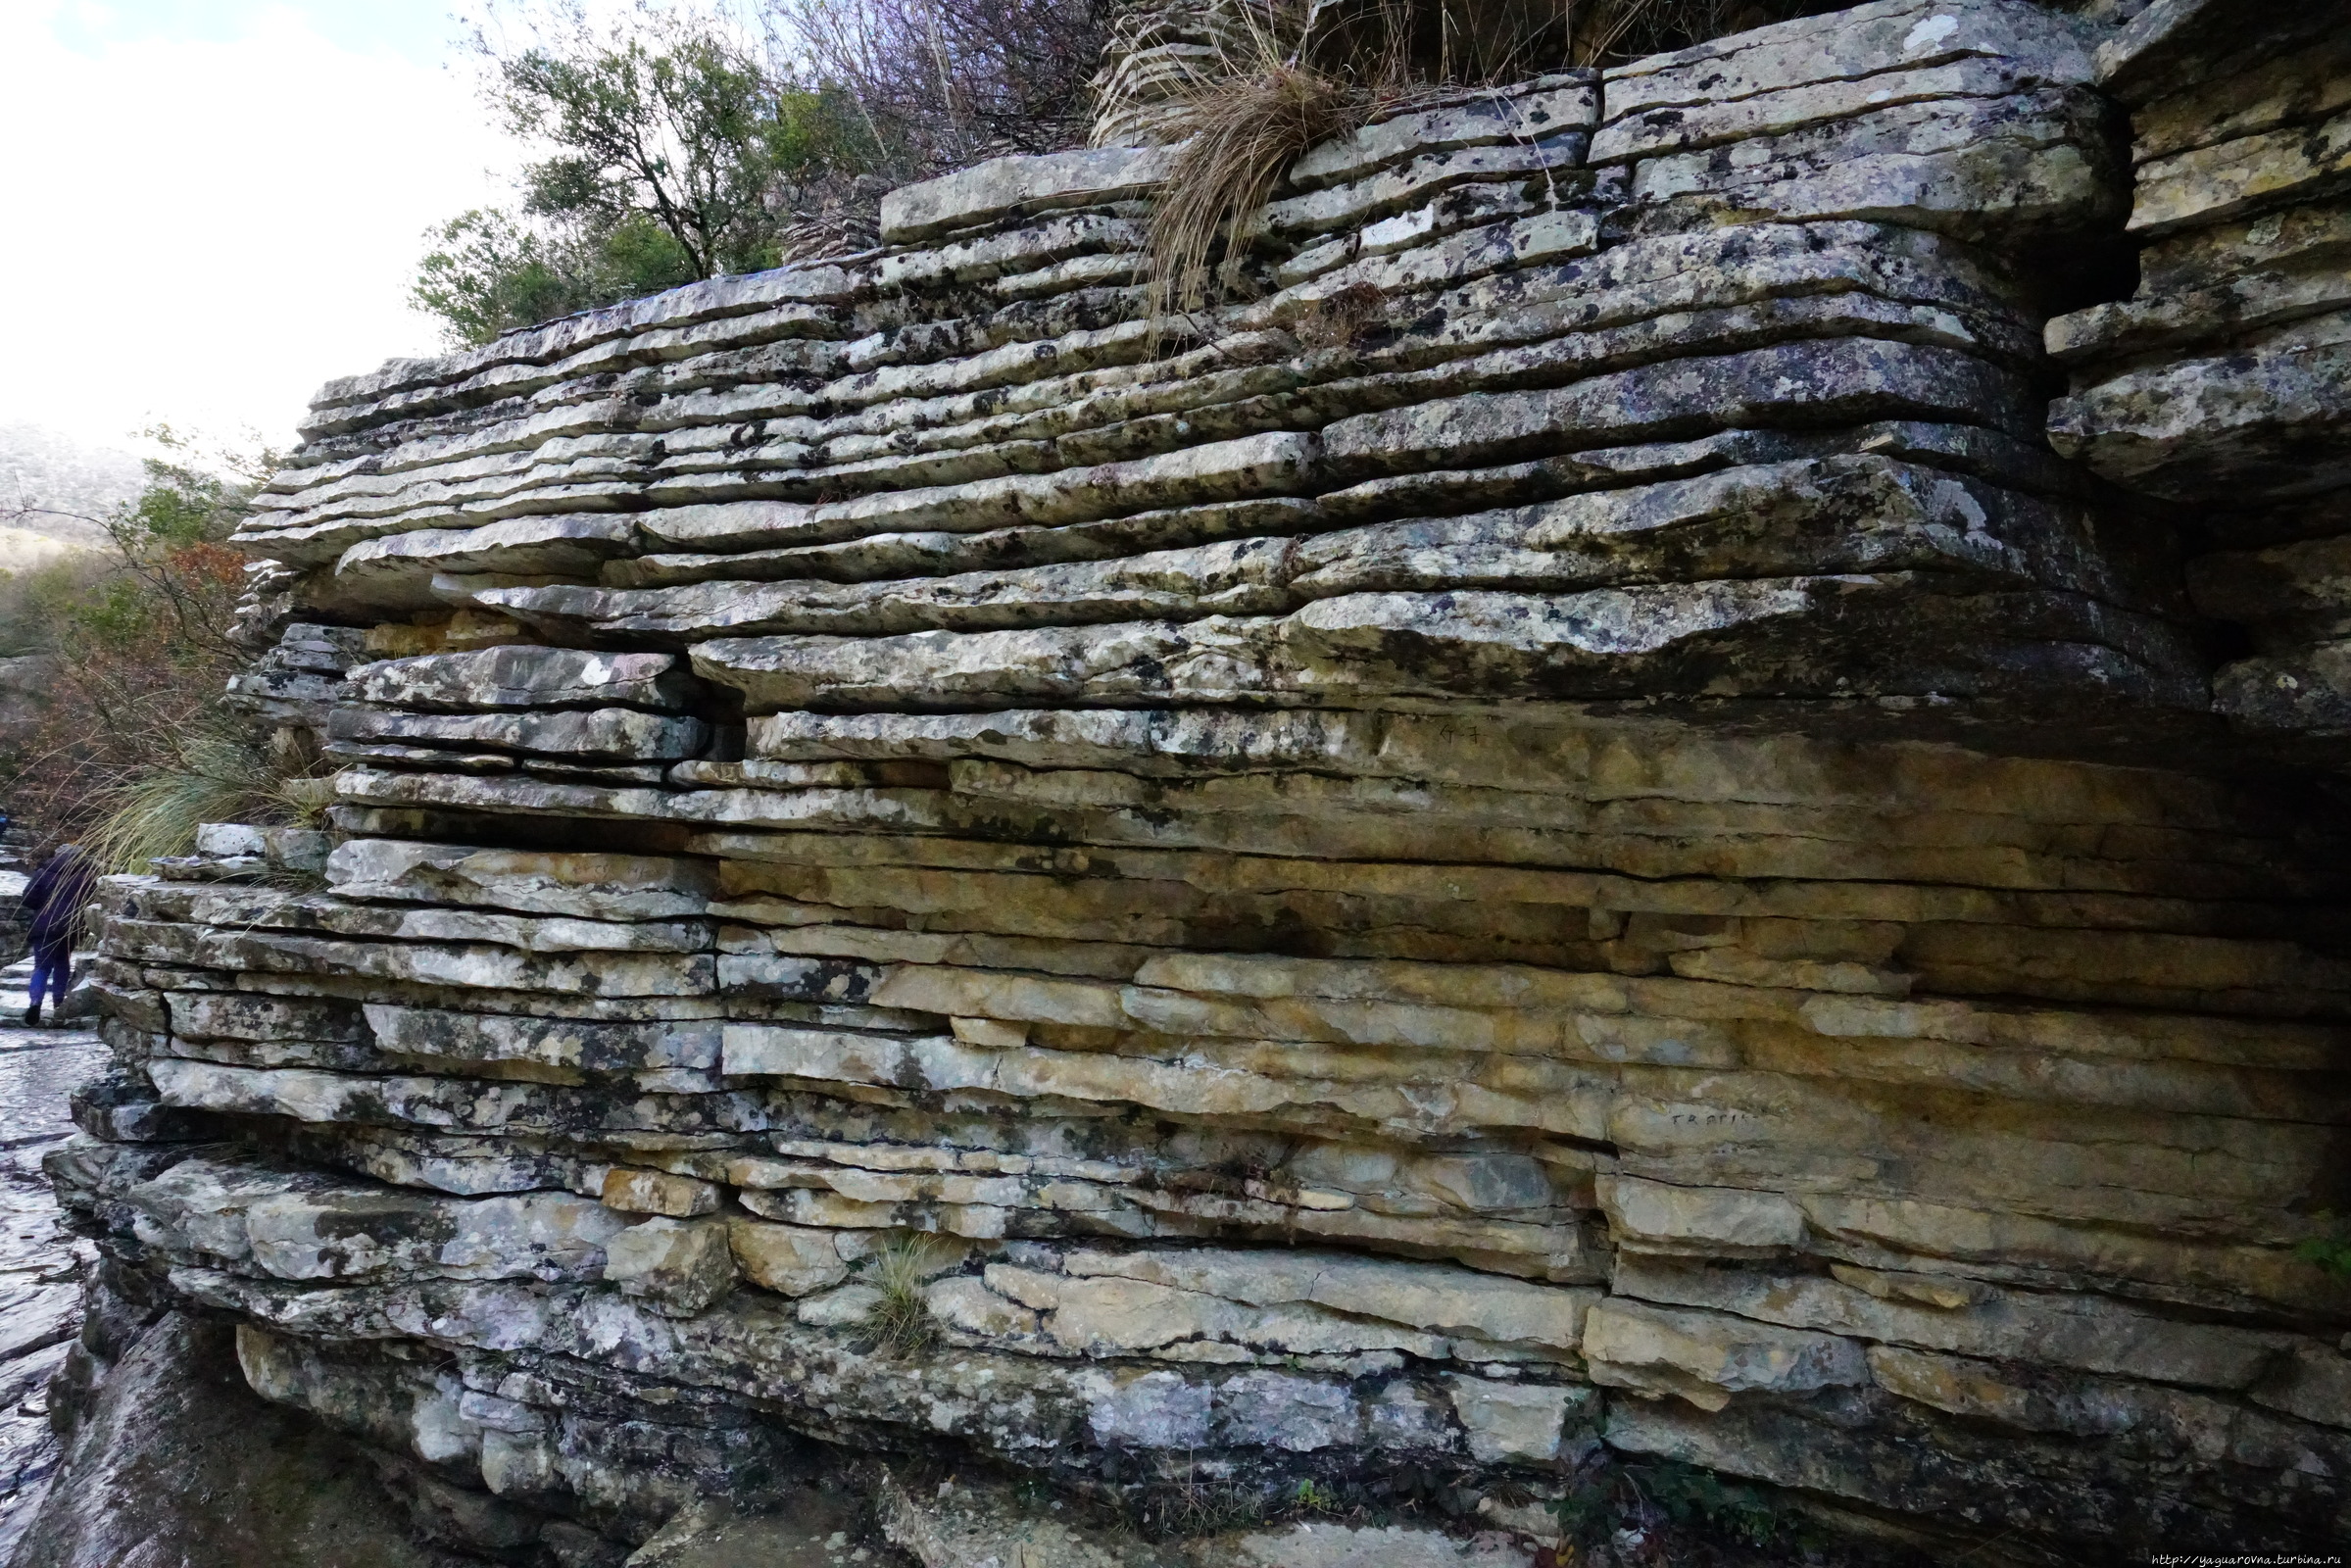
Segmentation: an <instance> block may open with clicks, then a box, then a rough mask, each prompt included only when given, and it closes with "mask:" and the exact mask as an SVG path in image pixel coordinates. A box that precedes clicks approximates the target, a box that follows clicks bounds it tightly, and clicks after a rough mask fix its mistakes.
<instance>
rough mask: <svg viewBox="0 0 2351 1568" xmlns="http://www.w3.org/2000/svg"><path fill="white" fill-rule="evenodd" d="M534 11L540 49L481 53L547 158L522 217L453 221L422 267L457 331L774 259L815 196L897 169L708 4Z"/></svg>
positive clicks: (495, 93)
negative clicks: (706, 8) (609, 12)
mask: <svg viewBox="0 0 2351 1568" xmlns="http://www.w3.org/2000/svg"><path fill="white" fill-rule="evenodd" d="M528 20H529V24H530V25H529V32H530V35H531V36H530V41H529V42H528V43H527V44H526V45H524V46H522V47H520V48H508V47H506V46H505V45H503V44H502V43H499V42H496V41H494V40H493V39H492V37H491V35H490V33H489V31H488V30H487V29H486V28H484V29H480V30H477V32H476V34H475V46H476V48H477V49H478V50H479V52H480V53H481V54H482V56H483V58H484V60H485V61H486V62H487V64H488V67H489V70H488V73H487V80H486V91H487V95H488V97H489V100H490V105H491V107H492V109H493V111H494V112H495V113H496V115H497V116H498V119H499V122H500V123H501V124H502V125H503V126H504V128H505V129H506V130H507V131H508V132H509V133H510V134H512V135H514V136H515V137H517V138H520V139H522V140H524V141H526V142H528V143H530V144H532V145H534V146H537V147H539V148H542V149H544V150H545V151H546V152H547V154H548V156H546V157H544V158H541V159H539V160H537V161H536V162H533V163H531V164H529V165H528V166H526V167H525V169H524V170H523V172H522V177H521V179H520V182H519V186H520V188H519V190H518V192H517V194H518V196H519V198H520V201H519V206H518V209H517V210H512V211H510V210H503V209H500V210H476V211H473V212H468V213H465V214H462V215H461V216H459V217H457V218H455V219H452V220H451V221H449V222H447V223H445V224H443V225H442V226H441V227H440V228H438V229H436V230H433V231H432V232H431V233H430V234H429V235H428V239H429V240H430V241H431V242H432V244H433V246H434V249H433V250H432V251H431V252H430V253H429V254H428V255H427V256H426V257H425V258H424V260H423V262H422V264H421V265H420V266H419V268H418V270H417V278H416V287H415V290H414V292H413V296H412V297H413V298H414V299H415V301H416V305H417V306H418V307H419V308H420V309H422V310H424V311H425V312H427V313H428V314H430V315H433V316H436V317H438V318H439V319H441V320H442V322H443V323H444V325H445V327H446V329H447V331H448V333H449V336H450V337H451V338H452V339H453V340H454V341H457V342H461V343H482V342H487V341H488V340H490V339H491V338H493V337H495V336H497V335H498V334H499V333H500V332H502V331H505V330H507V329H509V328H511V327H514V326H522V325H528V324H530V323H533V322H536V321H541V320H545V319H549V318H551V317H556V316H562V315H564V314H566V313H568V312H571V311H576V310H582V309H586V308H588V307H591V306H596V305H604V304H609V303H611V302H612V301H615V300H622V299H630V298H634V297H636V296H638V295H642V294H648V293H653V292H656V291H658V290H661V289H664V288H672V287H675V286H676V285H678V284H680V283H689V282H693V281H695V280H696V279H698V278H705V277H715V276H718V275H719V274H721V273H726V272H742V271H752V270H759V269H761V268H766V267H773V266H776V265H778V263H779V262H780V261H781V260H782V259H783V255H784V250H785V246H786V244H787V241H788V237H789V233H790V230H791V228H792V225H793V224H794V223H795V222H797V221H799V220H800V219H801V218H802V217H803V216H804V214H805V213H806V212H807V211H808V210H809V209H810V207H811V206H813V205H820V203H813V202H811V200H810V193H811V191H812V190H814V189H815V188H817V187H821V186H824V185H826V184H828V183H839V182H840V181H842V180H844V179H848V178H853V177H854V176H856V175H857V174H859V173H862V172H867V171H869V170H872V169H875V168H878V167H880V165H881V164H882V162H883V158H882V153H881V149H880V146H879V143H878V142H877V141H876V140H875V138H874V133H873V130H872V126H871V124H870V123H869V122H868V121H867V119H866V118H865V117H863V116H862V115H860V114H859V113H858V112H857V106H856V105H855V103H854V102H853V101H852V100H851V99H850V98H849V96H848V95H847V94H846V93H845V92H843V91H842V90H841V89H840V88H838V87H834V86H827V85H823V84H815V85H810V84H808V83H804V82H801V81H798V80H795V79H792V78H790V77H789V76H787V75H785V74H784V73H778V72H776V71H774V70H771V69H770V68H769V67H768V66H767V65H766V64H765V63H764V62H763V61H762V59H761V58H760V57H759V54H758V53H756V52H755V51H754V49H753V47H752V46H751V45H750V43H749V42H747V41H746V39H745V37H744V36H743V35H741V34H739V33H738V32H737V31H736V30H735V29H734V28H733V27H731V26H730V25H727V24H726V23H725V22H724V21H723V20H722V19H720V18H718V17H715V16H713V15H711V14H709V13H706V12H703V11H699V10H687V9H661V8H659V7H656V6H654V5H652V4H650V3H640V5H639V6H638V8H637V9H636V10H635V11H634V12H633V13H631V14H630V15H629V16H628V17H627V18H626V19H624V20H623V21H622V22H620V23H618V24H615V25H611V26H607V27H601V28H600V27H598V26H595V25H591V24H590V23H589V22H588V21H587V19H586V17H585V15H584V13H583V12H582V11H581V10H579V9H578V6H577V4H576V0H574V3H572V4H569V5H565V6H562V7H559V8H557V9H553V10H544V11H540V12H536V13H532V14H531V16H530V18H529V19H528Z"/></svg>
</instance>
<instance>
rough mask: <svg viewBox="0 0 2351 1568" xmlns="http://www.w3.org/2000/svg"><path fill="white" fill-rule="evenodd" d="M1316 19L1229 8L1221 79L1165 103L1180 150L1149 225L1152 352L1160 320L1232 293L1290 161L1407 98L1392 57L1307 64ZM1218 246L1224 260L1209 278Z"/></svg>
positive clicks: (1209, 78)
mask: <svg viewBox="0 0 2351 1568" xmlns="http://www.w3.org/2000/svg"><path fill="white" fill-rule="evenodd" d="M1322 14H1323V11H1322V7H1321V6H1320V5H1319V4H1318V5H1315V6H1313V7H1312V8H1310V9H1308V10H1307V11H1305V12H1304V13H1303V15H1302V17H1301V16H1298V15H1297V14H1296V13H1292V12H1288V11H1286V10H1282V9H1276V10H1273V11H1270V12H1263V13H1260V12H1259V11H1258V10H1256V9H1255V8H1254V7H1253V6H1250V5H1248V4H1243V5H1241V6H1239V7H1238V8H1236V15H1237V17H1238V19H1239V22H1240V24H1241V25H1240V26H1239V28H1238V30H1237V32H1236V34H1235V39H1236V41H1234V42H1232V43H1229V44H1227V45H1225V46H1224V47H1223V49H1222V53H1223V56H1224V58H1223V59H1222V60H1221V61H1220V62H1219V69H1217V70H1215V71H1213V72H1210V73H1205V74H1204V75H1203V76H1202V77H1201V79H1200V80H1199V81H1198V82H1197V83H1195V84H1194V85H1193V86H1191V87H1190V88H1188V89H1186V90H1185V91H1184V92H1182V93H1180V94H1178V95H1177V96H1176V98H1175V100H1174V102H1173V107H1172V110H1171V113H1170V115H1169V119H1168V121H1167V124H1168V127H1169V129H1170V130H1171V131H1172V132H1173V133H1175V134H1180V135H1183V136H1186V137H1189V138H1190V139H1189V140H1188V141H1187V142H1186V143H1185V145H1184V148H1183V151H1182V152H1181V153H1180V154H1179V155H1178V156H1177V160H1176V167H1175V169H1174V171H1173V172H1172V174H1171V176H1170V178H1169V181H1168V190H1167V193H1166V194H1165V195H1164V196H1162V197H1161V198H1160V199H1159V202H1158V205H1157V207H1156V209H1155V210H1154V211H1153V212H1152V214H1151V243H1150V247H1149V263H1150V277H1151V289H1150V295H1149V299H1148V302H1147V304H1148V308H1149V312H1150V315H1151V322H1152V328H1153V347H1154V350H1155V348H1156V345H1157V341H1158V334H1159V333H1160V331H1161V330H1162V329H1163V325H1162V324H1163V323H1164V322H1165V320H1166V319H1167V318H1168V317H1169V316H1173V315H1189V314H1191V313H1193V312H1196V311H1200V310H1202V309H1204V308H1206V306H1207V304H1208V302H1209V299H1210V296H1211V292H1212V291H1213V292H1216V293H1221V294H1225V295H1232V294H1238V293H1240V292H1241V291H1242V289H1243V287H1244V281H1245V280H1244V277H1243V267H1244V265H1245V264H1246V262H1247V260H1248V256H1249V242H1250V241H1251V240H1252V239H1253V238H1254V237H1255V233H1256V227H1257V224H1258V223H1259V221H1261V214H1262V213H1263V210H1264V207H1265V204H1266V202H1267V201H1268V200H1269V199H1270V198H1271V197H1272V195H1273V191H1274V187H1275V186H1276V185H1277V184H1279V183H1280V181H1281V178H1282V175H1283V174H1284V173H1285V172H1287V171H1288V170H1289V168H1290V166H1291V165H1292V164H1293V163H1296V162H1297V161H1298V155H1299V154H1301V153H1303V152H1304V151H1305V150H1306V149H1307V148H1309V147H1312V146H1314V145H1315V144H1316V143H1318V142H1323V141H1328V140H1329V139H1331V138H1332V137H1334V136H1344V135H1346V134H1347V132H1349V131H1351V130H1354V129H1355V128H1357V127H1358V126H1360V125H1362V124H1364V123H1366V122H1368V121H1369V120H1371V119H1372V118H1374V117H1375V116H1376V115H1378V114H1379V113H1381V112H1382V111H1383V110H1385V109H1388V108H1391V107H1393V106H1395V105H1396V104H1397V103H1399V102H1401V101H1402V100H1403V99H1404V97H1405V96H1406V86H1405V72H1404V67H1403V63H1402V56H1401V55H1400V54H1398V53H1396V51H1395V50H1393V49H1390V50H1382V51H1375V52H1371V53H1369V54H1362V53H1358V54H1356V55H1355V56H1353V57H1351V58H1348V59H1347V60H1346V61H1345V62H1344V63H1342V64H1341V65H1338V66H1335V67H1332V66H1318V65H1315V64H1311V63H1309V56H1310V55H1311V53H1312V51H1313V49H1314V47H1315V45H1316V42H1317V39H1316V34H1315V27H1316V24H1317V21H1318V19H1319V18H1320V17H1321V16H1322ZM1398 36H1400V34H1399V35H1398ZM1220 243H1221V245H1222V246H1223V249H1224V255H1223V259H1222V262H1221V264H1220V265H1218V266H1217V267H1216V268H1215V270H1214V272H1213V274H1211V271H1210V266H1209V264H1210V259H1211V258H1212V257H1213V256H1214V255H1215V254H1216V250H1217V247H1218V245H1219V244H1220Z"/></svg>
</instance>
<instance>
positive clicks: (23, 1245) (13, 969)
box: [0, 958, 106, 1558]
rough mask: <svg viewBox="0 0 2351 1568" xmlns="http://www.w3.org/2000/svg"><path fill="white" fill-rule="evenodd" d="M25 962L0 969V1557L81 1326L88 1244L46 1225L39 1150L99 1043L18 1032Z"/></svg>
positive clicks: (23, 1512) (50, 1463)
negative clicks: (51, 1391) (53, 1384)
mask: <svg viewBox="0 0 2351 1568" xmlns="http://www.w3.org/2000/svg"><path fill="white" fill-rule="evenodd" d="M31 976H32V963H31V960H30V959H29V958H28V959H25V960H24V961H22V962H19V963H16V964H13V965H11V966H10V967H9V968H7V969H6V970H0V1558H5V1557H6V1556H7V1554H8V1553H9V1552H10V1551H11V1550H13V1549H14V1547H15V1545H16V1542H17V1538H18V1536H19V1535H20V1534H21V1533H22V1532H23V1530H24V1522H25V1521H26V1520H27V1519H28V1518H30V1516H31V1513H32V1508H33V1505H34V1504H35V1503H37V1502H38V1501H39V1498H40V1495H41V1492H42V1489H43V1484H44V1483H45V1482H46V1481H47V1480H48V1477H49V1473H50V1471H51V1470H53V1469H54V1468H55V1467H56V1464H57V1442H56V1439H55V1437H54V1436H53V1435H52V1434H51V1432H50V1430H49V1412H48V1405H47V1402H46V1398H47V1389H48V1386H49V1379H50V1378H51V1377H52V1376H53V1375H54V1374H55V1373H56V1371H57V1369H58V1367H59V1365H60V1364H61V1363H63V1361H64V1360H65V1357H66V1350H67V1348H68V1347H69V1346H70V1345H71V1343H72V1341H73V1335H74V1331H75V1330H76V1329H78V1328H79V1327H80V1324H81V1288H80V1281H81V1275H82V1270H83V1267H84V1265H85V1263H86V1262H87V1259H88V1256H89V1253H90V1248H89V1244H88V1243H86V1242H78V1241H75V1240H74V1239H73V1237H72V1236H70V1235H68V1234H67V1232H66V1231H65V1229H64V1228H63V1227H62V1226H61V1225H60V1224H59V1223H58V1219H59V1215H58V1208H57V1200H56V1198H55V1197H54V1196H53V1195H52V1194H51V1192H50V1189H49V1181H48V1178H47V1177H45V1176H43V1175H42V1174H41V1155H42V1154H44V1153H46V1152H48V1151H49V1150H50V1149H52V1148H53V1147H55V1146H56V1145H57V1144H59V1143H60V1142H62V1141H63V1140H64V1139H65V1138H66V1136H67V1135H68V1134H69V1133H71V1132H72V1131H73V1122H72V1121H71V1120H69V1119H68V1117H67V1114H66V1096H67V1095H68V1094H69V1093H70V1092H71V1091H72V1090H73V1087H74V1086H75V1085H76V1084H78V1083H80V1082H81V1081H82V1080H83V1079H85V1078H89V1077H91V1076H93V1075H94V1074H96V1072H97V1071H98V1069H99V1067H100V1065H101V1064H102V1063H103V1062H104V1060H105V1056H106V1048H105V1047H103V1046H102V1045H100V1044H99V1043H98V1037H97V1036H96V1035H95V1034H93V1033H91V1032H90V1031H89V1030H88V1029H87V1028H83V1027H73V1028H45V1029H26V1028H24V1027H23V1024H22V1018H23V1015H24V987H25V985H26V983H27V982H28V981H29V980H30V979H31Z"/></svg>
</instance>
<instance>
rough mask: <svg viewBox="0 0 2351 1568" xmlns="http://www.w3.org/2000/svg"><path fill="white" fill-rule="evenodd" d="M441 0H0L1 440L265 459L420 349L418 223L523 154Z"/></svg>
mask: <svg viewBox="0 0 2351 1568" xmlns="http://www.w3.org/2000/svg"><path fill="white" fill-rule="evenodd" d="M451 9H452V3H451V0H113V3H99V0H0V148H4V149H6V152H5V156H4V157H0V215H4V216H0V222H5V225H6V241H5V243H0V301H5V302H6V304H7V306H8V320H9V331H8V339H7V341H8V349H9V353H8V356H7V361H8V370H9V373H8V374H7V375H5V376H0V423H4V422H8V421H11V420H22V421H24V422H28V423H33V424H39V425H44V426H47V427H48V428H50V429H53V430H56V431H59V432H61V433H63V434H66V435H69V436H72V437H74V438H76V439H79V440H83V441H89V442H93V443H100V444H106V445H116V446H125V445H129V444H130V443H129V442H128V441H127V439H126V438H127V437H128V436H129V435H130V433H131V432H133V431H135V430H136V429H138V428H140V427H141V426H143V425H145V424H148V423H150V422H153V421H155V420H157V419H163V420H168V421H170V422H171V423H172V424H174V425H177V426H181V427H183V428H192V429H196V430H201V431H204V432H206V433H208V434H210V435H212V436H214V437H216V438H231V439H233V438H235V437H237V436H238V435H239V434H240V433H241V432H242V431H243V430H244V429H246V428H248V427H250V428H252V429H254V430H257V431H258V432H259V433H260V434H261V436H262V437H263V438H265V439H266V440H268V441H269V442H271V443H273V444H278V445H283V444H286V443H288V442H290V440H291V439H292V432H293V427H294V424H295V421H296V420H297V419H298V418H299V417H301V414H302V411H303V409H304V408H305V406H306V405H307V404H308V403H309V400H310V395H311V393H312V392H314V391H315V390H316V389H317V388H318V385H319V383H321V382H322V381H325V380H327V379H328V378H330V377H332V376H337V375H348V374H351V373H352V372H354V371H359V370H366V369H371V368H374V367H375V366H376V365H377V364H379V363H380V362H382V361H383V360H385V359H387V358H390V357H393V356H395V355H408V354H425V353H431V352H434V351H435V350H436V348H437V347H438V342H439V340H438V336H437V333H436V330H435V328H434V325H433V323H432V322H431V321H430V320H429V319H426V318H424V317H422V316H419V315H417V314H416V312H414V311H412V310H411V309H410V308H409V306H408V303H407V297H408V289H409V283H410V279H411V277H412V275H413V273H414V270H415V267H416V260H417V258H418V257H419V256H420V255H421V254H422V252H423V250H424V248H425V247H424V244H423V237H422V236H423V233H424V230H425V228H426V226H427V225H428V224H431V223H435V222H437V221H441V220H443V219H446V218H450V217H453V216H455V215H456V214H457V213H459V212H462V211H464V210H465V208H468V207H475V206H480V205H484V204H485V203H490V202H495V201H499V200H502V199H504V197H505V194H506V184H505V180H504V178H503V177H495V176H493V174H492V172H491V171H492V170H493V169H494V168H495V169H504V168H506V167H510V166H511V164H512V161H513V160H514V153H513V151H512V150H511V149H510V148H509V147H508V146H507V145H506V144H505V143H503V142H502V140H501V139H500V138H499V137H498V136H496V135H495V134H494V133H493V131H492V130H491V128H490V126H489V123H488V122H487V119H486V117H485V115H484V112H483V110H482V107H481V105H480V103H479V101H478V100H477V99H476V98H475V96H474V92H473V86H472V77H471V74H470V72H469V70H468V67H467V62H466V61H465V58H464V57H462V55H461V54H460V51H459V50H458V49H457V48H456V46H455V40H456V38H457V36H458V34H459V30H460V29H459V26H458V25H457V23H456V22H455V21H453V20H452V18H451V16H450V12H451Z"/></svg>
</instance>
